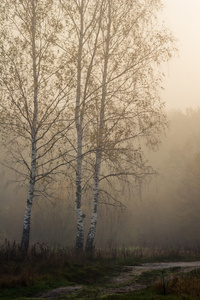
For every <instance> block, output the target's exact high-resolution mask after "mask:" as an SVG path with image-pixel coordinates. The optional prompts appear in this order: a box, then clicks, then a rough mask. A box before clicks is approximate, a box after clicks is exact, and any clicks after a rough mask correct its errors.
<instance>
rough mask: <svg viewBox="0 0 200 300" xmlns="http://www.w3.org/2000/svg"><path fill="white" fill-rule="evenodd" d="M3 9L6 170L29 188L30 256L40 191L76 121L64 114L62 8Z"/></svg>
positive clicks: (26, 231) (19, 4)
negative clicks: (5, 31)
mask: <svg viewBox="0 0 200 300" xmlns="http://www.w3.org/2000/svg"><path fill="white" fill-rule="evenodd" d="M2 5H4V8H5V12H6V26H7V28H9V34H7V35H5V36H4V39H3V43H2V45H1V49H0V51H1V59H0V86H1V95H2V100H1V121H2V122H3V126H2V131H3V133H4V136H5V144H6V146H7V149H8V154H7V155H8V157H9V161H8V163H7V164H6V163H4V165H6V167H7V166H8V167H9V168H10V169H12V170H13V171H15V172H16V173H17V179H16V182H22V183H23V184H25V185H26V186H27V190H28V195H27V203H26V210H25V215H24V223H23V233H22V240H21V249H22V250H23V251H24V252H27V250H28V246H29V240H30V228H31V223H30V222H31V209H32V205H33V199H34V197H35V195H36V191H37V190H40V192H41V194H42V195H43V196H44V197H45V198H46V197H47V195H48V194H50V192H49V193H48V189H49V183H52V179H53V178H54V177H53V176H55V173H56V172H57V170H58V168H59V167H61V166H62V165H63V161H62V160H61V158H62V155H63V154H64V153H62V150H61V147H59V146H60V143H61V139H63V136H65V137H66V133H67V131H68V130H69V128H70V122H73V120H71V121H70V113H69V112H68V111H67V112H66V108H67V107H68V106H69V94H68V92H69V86H70V83H69V82H68V81H66V80H65V82H64V81H63V77H62V66H61V62H62V60H61V57H60V54H59V51H60V50H58V49H57V48H56V42H57V40H58V34H59V33H60V31H61V30H62V23H61V21H60V17H59V16H60V11H59V7H58V5H57V4H56V3H54V1H52V0H29V1H26V0H11V1H3V2H2ZM7 133H9V136H7V135H6V134H7ZM66 151H70V150H69V148H68V150H63V152H66ZM65 154H66V153H65Z"/></svg>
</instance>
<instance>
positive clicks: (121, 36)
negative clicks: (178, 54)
mask: <svg viewBox="0 0 200 300" xmlns="http://www.w3.org/2000/svg"><path fill="white" fill-rule="evenodd" d="M105 5H106V8H105V10H104V17H103V21H102V25H101V33H100V34H101V38H102V43H101V45H102V50H101V52H100V53H101V54H100V57H101V59H100V60H99V64H96V66H95V67H96V74H97V76H96V81H97V86H98V91H99V90H100V91H101V92H100V93H98V95H96V103H98V104H96V107H97V108H98V109H97V110H96V124H95V126H94V127H93V132H91V135H92V137H93V140H94V145H93V147H94V149H95V159H94V164H93V166H94V175H93V178H94V179H93V180H94V183H93V204H92V216H91V222H90V229H89V232H88V236H87V240H86V250H88V251H91V250H92V248H93V245H94V238H95V233H96V226H97V217H98V204H99V193H100V191H101V188H100V181H101V182H102V181H103V180H107V182H108V183H109V180H110V178H112V177H114V178H117V179H118V180H119V181H120V180H122V181H124V180H127V179H129V180H130V181H132V182H133V180H134V181H135V184H139V188H141V186H140V185H141V183H142V180H143V179H144V178H145V177H146V175H149V174H152V173H153V170H152V168H151V167H150V166H148V165H147V164H146V163H145V158H144V156H143V152H142V149H141V143H142V142H145V143H146V145H147V146H148V147H150V148H155V147H156V146H157V145H158V143H159V136H160V133H161V132H162V130H163V129H164V128H165V126H166V116H165V114H164V112H163V103H162V101H161V99H160V97H159V91H160V88H161V83H162V76H163V74H162V71H161V70H160V64H161V63H162V62H166V61H168V60H169V59H170V58H171V55H172V52H173V51H174V49H175V48H174V39H173V37H172V35H171V34H170V32H168V31H167V30H166V29H165V28H164V27H159V25H158V23H157V13H158V11H159V9H160V8H161V3H160V1H142V2H141V1H134V2H133V1H123V3H122V1H114V0H108V1H105ZM102 166H104V168H103V169H102ZM101 169H102V171H101ZM130 178H131V179H130ZM104 197H105V196H104Z"/></svg>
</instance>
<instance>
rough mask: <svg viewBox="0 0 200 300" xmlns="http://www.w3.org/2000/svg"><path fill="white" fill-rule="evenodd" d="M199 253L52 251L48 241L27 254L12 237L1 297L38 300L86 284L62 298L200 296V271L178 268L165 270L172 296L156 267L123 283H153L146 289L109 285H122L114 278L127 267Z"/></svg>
mask: <svg viewBox="0 0 200 300" xmlns="http://www.w3.org/2000/svg"><path fill="white" fill-rule="evenodd" d="M198 255H199V254H198V252H195V251H190V252H189V251H182V250H181V249H178V250H177V249H171V250H168V251H166V250H156V249H152V250H149V249H142V248H137V249H125V248H121V249H110V250H109V251H103V250H101V251H100V250H98V251H95V252H94V253H92V255H90V256H88V255H86V254H85V253H82V254H79V255H77V253H75V252H74V251H73V250H72V249H64V248H62V247H58V248H54V249H51V248H50V247H48V245H44V244H36V245H34V246H33V247H31V248H30V251H29V253H28V255H27V256H26V257H24V256H23V254H22V253H21V251H20V248H19V246H18V245H17V244H16V243H13V244H10V243H9V242H7V241H6V243H5V244H4V245H3V246H2V247H1V248H0V289H1V293H0V299H2V300H4V299H18V300H23V299H24V300H25V299H29V300H30V299H32V300H33V299H36V298H34V297H35V296H36V295H39V294H41V293H42V292H46V291H48V290H52V289H55V288H58V287H64V286H73V285H82V286H83V288H82V289H81V290H79V291H77V293H76V295H70V296H62V297H60V298H59V299H136V300H137V299H172V300H173V299H200V273H199V272H191V273H190V274H183V275H182V274H181V273H180V269H178V268H173V269H170V270H166V272H165V276H166V290H167V295H166V296H164V295H163V289H162V282H161V272H160V271H156V270H154V271H151V272H143V273H142V274H141V275H139V276H134V277H133V278H132V279H131V282H128V283H126V284H125V283H124V284H122V287H123V285H124V286H126V285H127V284H134V283H137V284H147V285H151V287H150V288H147V289H145V290H143V291H140V292H135V293H134V294H133V293H123V294H122V295H120V294H117V293H113V294H110V295H108V293H106V291H105V288H111V287H112V288H115V287H119V286H120V285H119V284H116V286H115V285H113V284H110V283H109V279H110V278H111V277H113V276H116V275H117V274H119V273H120V272H121V271H122V270H123V269H124V266H127V265H138V264H141V263H144V262H161V261H162V262H163V261H165V262H166V261H177V260H182V261H183V260H195V259H199V256H198ZM103 289H104V292H103ZM30 297H32V298H30ZM163 297H164V298H163ZM180 297H186V298H180ZM191 297H193V298H191ZM195 297H197V298H195ZM198 297H199V298H198ZM38 299H39V298H37V300H38Z"/></svg>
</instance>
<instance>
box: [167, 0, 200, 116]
mask: <svg viewBox="0 0 200 300" xmlns="http://www.w3.org/2000/svg"><path fill="white" fill-rule="evenodd" d="M163 3H164V5H165V8H164V11H163V18H164V20H165V23H166V25H167V27H168V28H170V29H171V30H172V32H173V33H174V35H175V36H176V37H177V38H178V39H179V42H178V48H179V57H177V58H173V60H172V61H171V62H170V63H169V65H168V67H167V71H166V79H165V81H164V84H163V85H164V88H165V92H164V93H163V99H164V101H165V102H166V108H167V109H171V108H181V109H183V110H185V108H187V107H193V108H195V107H200V0H163Z"/></svg>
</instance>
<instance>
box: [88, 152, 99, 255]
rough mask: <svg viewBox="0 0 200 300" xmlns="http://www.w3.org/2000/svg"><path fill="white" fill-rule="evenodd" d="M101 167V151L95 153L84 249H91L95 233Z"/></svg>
mask: <svg viewBox="0 0 200 300" xmlns="http://www.w3.org/2000/svg"><path fill="white" fill-rule="evenodd" d="M100 168H101V153H98V154H97V158H96V164H95V173H94V187H93V202H92V216H91V221H90V229H89V232H88V236H87V241H86V247H85V250H86V251H88V252H90V251H92V250H93V244H94V238H95V234H96V227H97V221H98V201H99V175H100Z"/></svg>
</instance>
